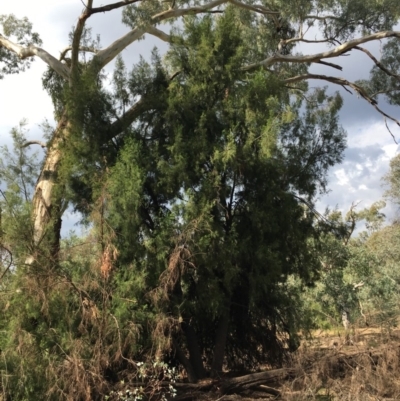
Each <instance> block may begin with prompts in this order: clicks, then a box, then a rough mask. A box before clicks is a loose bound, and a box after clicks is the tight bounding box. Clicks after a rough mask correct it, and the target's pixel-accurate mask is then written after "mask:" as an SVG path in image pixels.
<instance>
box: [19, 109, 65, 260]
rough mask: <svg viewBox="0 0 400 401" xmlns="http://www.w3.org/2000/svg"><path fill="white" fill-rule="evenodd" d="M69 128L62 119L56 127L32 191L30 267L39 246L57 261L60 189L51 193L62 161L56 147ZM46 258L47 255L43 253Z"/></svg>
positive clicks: (63, 118)
mask: <svg viewBox="0 0 400 401" xmlns="http://www.w3.org/2000/svg"><path fill="white" fill-rule="evenodd" d="M69 129H70V125H69V123H68V120H67V118H66V117H65V116H63V117H62V118H61V120H60V122H59V123H58V126H57V128H56V130H55V132H54V136H53V140H52V141H51V143H50V145H49V146H48V151H47V155H46V158H45V161H44V164H43V167H42V171H41V173H40V176H39V178H38V181H37V183H36V187H35V193H34V196H33V201H32V222H33V252H32V254H31V255H29V256H28V258H27V259H26V263H27V264H29V265H31V264H33V263H34V262H35V260H37V258H38V255H40V254H41V253H42V252H40V251H39V249H40V246H41V245H42V244H43V245H45V246H46V247H48V249H47V250H48V251H50V252H51V255H50V256H51V257H52V258H53V259H56V258H57V254H58V250H59V244H60V230H61V214H62V201H63V196H62V193H61V192H62V188H59V190H58V191H55V186H56V185H58V183H57V175H58V169H59V166H60V162H61V159H62V150H61V149H60V145H61V144H62V142H63V141H65V140H66V139H67V137H68V134H69ZM47 256H49V255H48V253H47Z"/></svg>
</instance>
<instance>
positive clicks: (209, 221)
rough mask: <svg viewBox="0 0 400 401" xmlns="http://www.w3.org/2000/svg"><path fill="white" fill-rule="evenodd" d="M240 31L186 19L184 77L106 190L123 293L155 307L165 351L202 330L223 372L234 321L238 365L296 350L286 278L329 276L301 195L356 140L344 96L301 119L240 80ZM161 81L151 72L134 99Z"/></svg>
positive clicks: (138, 80) (153, 324) (177, 64)
mask: <svg viewBox="0 0 400 401" xmlns="http://www.w3.org/2000/svg"><path fill="white" fill-rule="evenodd" d="M238 24H239V19H238V17H237V14H236V13H235V11H234V10H230V12H227V13H226V14H225V15H223V16H221V17H220V18H219V19H218V20H217V21H215V20H213V19H212V18H210V17H204V18H202V19H198V18H192V19H188V20H187V23H186V30H185V34H184V37H183V39H182V42H181V43H180V42H177V43H176V44H174V45H173V46H172V47H171V50H170V51H169V53H168V54H167V56H166V62H167V66H168V68H169V69H170V70H171V71H177V74H176V75H175V78H174V79H173V80H172V82H171V83H170V85H169V89H168V92H167V93H166V94H165V95H163V96H164V97H163V100H164V104H162V105H161V107H160V108H159V109H156V110H154V111H153V112H152V113H149V114H148V115H143V116H142V117H141V119H140V121H139V123H138V124H137V126H135V127H132V132H131V134H130V140H125V143H124V146H123V148H122V150H121V151H120V153H119V156H118V159H117V163H116V164H115V166H114V167H113V168H112V169H111V173H110V175H109V182H108V183H107V185H106V186H107V191H108V192H109V196H110V198H109V212H108V213H109V214H108V222H109V224H110V225H111V226H112V227H113V228H114V230H115V233H116V237H115V240H114V243H115V245H116V247H117V249H119V250H120V256H119V259H118V268H117V270H116V272H115V274H114V280H115V284H116V288H125V287H126V285H127V284H128V283H129V285H130V292H131V293H134V294H138V298H137V299H142V301H141V302H138V304H137V305H135V304H133V305H132V306H131V313H132V314H134V315H136V316H138V313H139V311H140V309H141V308H144V307H146V309H147V314H145V315H144V316H146V319H148V323H147V324H146V325H144V326H143V327H146V328H148V329H150V330H149V333H148V334H147V336H151V335H153V339H154V340H153V341H155V342H156V344H157V345H158V348H157V349H156V351H157V350H158V352H166V351H168V350H169V347H171V344H173V343H175V344H179V345H178V346H179V347H183V348H186V347H188V349H189V352H190V353H191V355H193V354H194V353H195V351H194V349H193V348H191V347H192V346H191V345H190V344H189V342H190V340H189V339H188V337H187V334H185V333H188V331H189V330H193V331H194V332H195V333H196V337H197V339H196V342H197V344H198V347H199V348H200V350H201V354H202V355H203V356H204V358H205V361H206V364H207V365H212V364H213V359H214V355H215V349H216V348H217V347H218V346H220V344H218V340H216V336H218V330H219V329H218V327H220V325H221V324H222V323H221V322H223V321H224V319H227V320H228V328H227V329H226V330H227V331H226V333H225V334H224V335H225V339H226V356H227V360H226V361H227V363H228V366H229V367H235V366H237V365H240V364H241V365H243V366H244V367H253V366H254V364H255V363H256V362H259V361H261V360H265V358H266V357H268V358H269V361H270V362H271V361H273V360H274V358H275V360H278V359H279V357H280V355H281V353H280V352H281V351H280V350H282V347H281V346H282V344H280V338H278V336H277V333H278V332H286V333H287V335H288V341H289V343H290V344H292V345H294V344H295V337H296V332H297V328H298V326H297V323H298V318H297V317H296V312H297V311H296V310H295V309H293V308H291V307H290V305H291V304H293V303H294V302H296V301H295V300H296V299H297V297H298V293H297V292H293V293H291V292H290V290H289V288H290V287H289V286H287V285H286V280H287V277H288V276H289V275H292V274H295V275H298V276H300V277H301V278H302V279H303V280H305V281H306V282H311V281H312V280H313V278H314V277H315V273H316V271H317V270H318V266H319V265H318V261H317V259H316V258H315V256H314V253H313V248H312V247H310V246H308V244H309V242H310V241H311V242H313V241H314V239H315V240H317V233H316V231H315V229H314V226H313V219H312V213H311V212H310V211H308V210H307V209H304V207H303V206H302V203H301V200H300V201H299V197H298V195H299V194H301V195H304V196H306V198H307V199H309V200H310V201H311V200H312V199H313V197H314V196H315V195H316V194H317V193H319V192H320V191H323V190H324V189H325V173H326V171H327V169H328V167H329V166H331V165H333V164H334V163H335V162H337V161H339V160H341V155H342V151H343V149H344V145H345V139H344V133H343V131H342V129H341V128H340V126H339V125H338V123H337V111H338V110H339V108H340V106H341V102H340V99H339V98H338V97H337V96H334V97H328V96H327V95H326V94H325V92H324V91H322V92H317V93H315V94H313V95H312V96H311V97H310V101H309V102H308V106H307V108H306V111H305V115H302V114H301V112H300V107H301V104H299V103H296V102H295V103H291V102H290V101H289V99H288V97H287V96H286V93H285V92H284V91H283V90H282V86H281V85H280V83H279V82H278V81H277V80H276V78H274V76H273V75H271V74H269V73H268V72H262V71H259V72H257V73H255V74H253V75H247V76H245V77H243V73H242V72H240V68H239V67H240V65H241V63H242V62H243V60H244V59H245V58H246V57H247V52H248V48H246V46H244V44H243V42H242V40H243V39H242V37H241V35H240V29H239V25H238ZM122 70H123V69H122V66H121V71H122ZM151 70H153V73H151V72H150V71H151ZM157 70H160V67H159V66H158V64H157V63H156V65H155V67H151V66H148V65H146V64H145V63H144V62H142V64H141V67H140V69H136V70H134V72H133V73H132V77H135V80H132V81H131V84H132V86H131V87H130V90H131V93H135V92H136V91H137V90H141V91H144V90H146V89H145V88H143V83H146V82H149V80H148V78H147V77H149V76H153V77H155V76H156V75H157V74H156V71H157ZM119 79H122V80H123V79H124V78H123V77H122V78H121V77H119ZM142 88H143V89H142ZM138 277H140V278H143V279H142V280H141V281H140V284H139V283H138V282H137V280H138V279H137V278H138ZM135 286H136V288H137V289H136V290H135V289H134V288H135ZM138 289H139V290H140V292H139V293H138V292H137V291H138ZM140 293H141V294H142V295H140ZM142 310H143V309H142ZM260 327H262V330H260ZM162 333H163V334H162ZM144 337H146V335H145V336H144ZM281 338H282V337H281ZM154 345H155V344H154V343H153V347H154ZM174 347H176V346H174ZM193 358H194V357H193ZM200 363H201V362H200ZM198 373H199V372H198Z"/></svg>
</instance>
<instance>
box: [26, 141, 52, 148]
mask: <svg viewBox="0 0 400 401" xmlns="http://www.w3.org/2000/svg"><path fill="white" fill-rule="evenodd" d="M31 145H40V146H41V147H42V148H47V145H46V143H44V142H42V141H27V142H25V143H24V144H23V145H22V147H23V148H27V147H28V146H31Z"/></svg>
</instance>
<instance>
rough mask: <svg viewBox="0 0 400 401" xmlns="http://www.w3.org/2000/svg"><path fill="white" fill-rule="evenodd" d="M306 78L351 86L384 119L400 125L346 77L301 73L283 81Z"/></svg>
mask: <svg viewBox="0 0 400 401" xmlns="http://www.w3.org/2000/svg"><path fill="white" fill-rule="evenodd" d="M308 79H320V80H323V81H327V82H331V83H333V84H336V85H340V86H342V87H343V88H345V89H346V90H347V88H346V86H348V87H350V88H352V89H353V90H354V91H355V92H357V94H358V95H359V96H361V97H362V98H363V99H365V100H366V101H367V102H368V103H370V104H371V105H372V106H373V107H374V108H375V109H376V110H377V111H378V112H379V113H380V114H381V115H382V116H383V117H385V119H386V118H388V119H389V120H391V121H393V122H395V123H396V124H397V125H398V126H399V127H400V121H399V120H397V119H396V118H394V117H392V116H390V115H389V114H387V113H385V112H384V111H383V110H382V109H380V108H379V107H378V105H377V101H376V100H375V99H373V98H372V97H371V96H370V95H368V93H367V92H366V91H365V89H364V88H363V87H361V86H360V85H357V84H355V83H354V82H350V81H348V80H347V79H344V78H337V77H331V76H327V75H318V74H303V75H297V76H295V77H292V78H287V79H285V80H284V82H285V83H294V82H299V81H305V80H308ZM386 126H387V125H386ZM389 132H390V130H389ZM392 136H393V135H392Z"/></svg>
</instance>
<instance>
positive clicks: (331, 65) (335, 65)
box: [317, 61, 343, 71]
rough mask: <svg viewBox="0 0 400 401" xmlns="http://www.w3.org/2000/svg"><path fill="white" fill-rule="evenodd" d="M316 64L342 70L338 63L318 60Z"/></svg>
mask: <svg viewBox="0 0 400 401" xmlns="http://www.w3.org/2000/svg"><path fill="white" fill-rule="evenodd" d="M317 64H322V65H326V66H328V67H332V68H336V69H337V70H340V71H343V67H342V66H341V65H339V64H334V63H328V62H327V61H318V62H317Z"/></svg>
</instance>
